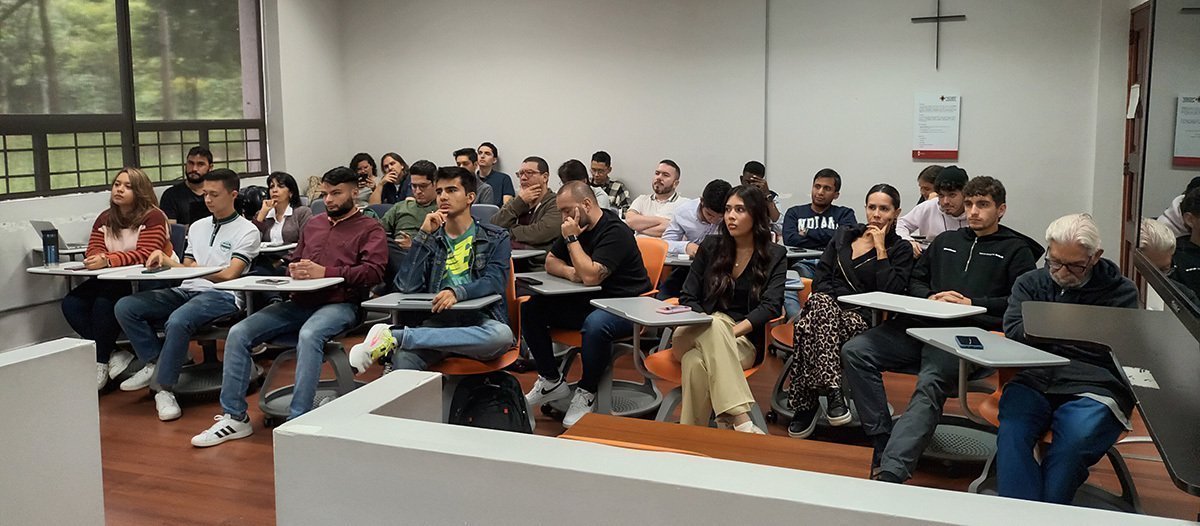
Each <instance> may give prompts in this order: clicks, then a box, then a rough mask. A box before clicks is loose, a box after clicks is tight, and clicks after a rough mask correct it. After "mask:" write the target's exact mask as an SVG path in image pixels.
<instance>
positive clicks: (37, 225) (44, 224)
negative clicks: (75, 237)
mask: <svg viewBox="0 0 1200 526" xmlns="http://www.w3.org/2000/svg"><path fill="white" fill-rule="evenodd" d="M29 224H31V225H33V229H34V230H37V231H38V234H39V235H40V234H41V233H42V232H45V231H46V230H58V228H57V227H55V226H54V223H51V222H49V221H37V220H30V221H29ZM85 248H87V243H66V242H63V238H62V236H58V251H59V252H62V251H64V250H79V249H85Z"/></svg>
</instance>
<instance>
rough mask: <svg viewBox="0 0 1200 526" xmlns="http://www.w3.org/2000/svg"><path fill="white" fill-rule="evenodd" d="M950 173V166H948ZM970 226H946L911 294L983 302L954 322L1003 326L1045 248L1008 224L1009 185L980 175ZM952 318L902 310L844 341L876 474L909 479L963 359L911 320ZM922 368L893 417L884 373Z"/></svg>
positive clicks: (968, 194) (973, 189) (917, 269)
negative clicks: (1018, 287)
mask: <svg viewBox="0 0 1200 526" xmlns="http://www.w3.org/2000/svg"><path fill="white" fill-rule="evenodd" d="M943 173H944V172H943ZM962 194H963V196H964V198H963V203H964V206H965V208H966V216H967V223H968V224H969V225H970V226H969V227H967V228H960V229H958V230H951V231H948V232H943V233H942V235H940V236H938V237H937V238H935V239H934V240H933V244H931V245H930V246H929V250H928V251H926V253H925V255H924V256H922V257H921V258H919V259H917V262H916V265H915V266H914V267H913V273H912V279H911V280H910V281H909V284H908V293H909V295H912V296H916V297H918V298H927V299H930V300H933V301H942V302H946V303H956V304H959V305H978V306H981V307H984V308H986V309H987V312H985V313H983V314H978V315H975V316H972V317H969V318H960V319H956V320H952V321H951V322H949V323H950V325H948V326H953V327H962V326H974V327H979V328H981V329H984V330H999V329H1000V327H1001V324H1000V321H1001V316H1002V315H1003V314H1004V309H1005V307H1006V306H1007V305H1008V295H1009V293H1010V292H1011V291H1012V286H1013V283H1014V282H1015V281H1016V280H1017V278H1018V277H1019V276H1020V275H1022V274H1024V273H1026V272H1028V271H1030V270H1033V269H1034V268H1035V267H1036V261H1037V258H1038V257H1040V256H1041V255H1042V247H1041V245H1039V244H1038V242H1037V241H1034V240H1033V239H1030V238H1029V237H1027V236H1025V235H1023V234H1021V233H1019V232H1017V231H1016V230H1013V229H1011V228H1008V227H1006V226H1003V225H1001V224H1000V218H1001V217H1004V212H1005V210H1006V209H1007V205H1006V204H1005V190H1004V185H1002V184H1000V181H998V180H996V179H993V178H991V177H976V178H974V179H972V180H971V181H970V182H968V183H967V184H966V186H964V187H963V189H962ZM946 323H947V322H941V323H939V322H938V321H936V320H930V319H928V318H920V317H914V316H905V315H897V316H894V317H892V318H890V319H888V321H886V322H884V323H883V324H880V325H878V326H876V327H875V328H873V329H870V330H868V331H866V332H864V333H861V334H859V335H858V336H855V337H854V338H851V339H850V341H848V342H846V344H845V345H843V346H842V362H843V370H842V374H843V377H844V378H845V383H846V386H848V387H849V388H850V390H851V393H852V394H853V396H854V404H855V406H856V407H857V409H858V417H859V420H860V421H861V422H862V428H863V432H865V433H866V435H867V436H868V437H870V439H871V441H872V443H873V446H874V448H875V454H874V455H873V457H872V459H871V478H873V479H876V480H882V481H885V482H904V481H905V480H908V479H909V478H910V477H911V476H912V472H913V470H914V469H916V466H917V460H918V459H919V458H920V457H921V454H922V453H923V452H924V451H925V446H926V445H928V444H929V440H930V439H931V438H933V432H934V430H936V428H937V425H938V420H939V419H940V418H941V416H942V407H943V405H944V404H945V403H946V396H947V393H950V392H953V391H954V390H956V389H957V386H958V359H957V358H955V357H954V356H953V355H951V354H948V353H945V352H942V351H940V350H938V349H935V348H934V347H932V346H930V345H925V344H923V343H922V342H920V341H918V340H916V339H914V338H911V337H909V336H908V335H907V334H906V332H905V331H907V330H908V329H909V328H910V327H927V326H931V325H933V326H947V325H946ZM884 371H896V372H904V373H909V374H913V373H916V374H917V385H916V389H915V390H914V391H913V394H912V398H911V399H910V400H909V402H908V408H907V409H905V411H904V413H903V414H901V415H900V418H899V419H898V420H896V421H895V423H894V424H893V422H892V416H891V413H890V412H889V411H888V400H887V393H886V392H885V391H884V389H883V372H884Z"/></svg>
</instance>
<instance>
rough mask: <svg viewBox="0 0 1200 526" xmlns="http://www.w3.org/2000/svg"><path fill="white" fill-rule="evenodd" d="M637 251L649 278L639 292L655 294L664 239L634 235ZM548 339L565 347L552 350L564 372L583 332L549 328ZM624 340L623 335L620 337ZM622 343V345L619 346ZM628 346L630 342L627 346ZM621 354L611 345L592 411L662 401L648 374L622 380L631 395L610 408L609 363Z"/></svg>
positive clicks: (634, 408) (643, 407) (631, 411)
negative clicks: (636, 379)
mask: <svg viewBox="0 0 1200 526" xmlns="http://www.w3.org/2000/svg"><path fill="white" fill-rule="evenodd" d="M637 245H638V251H640V252H641V254H642V265H644V266H645V267H646V275H647V276H648V277H649V278H650V284H651V290H650V291H649V292H646V293H644V294H642V296H649V297H654V295H655V294H658V289H657V288H654V287H655V286H656V285H657V284H658V279H659V278H660V277H661V276H662V271H663V266H664V265H666V263H667V242H666V241H663V240H661V239H659V238H655V237H638V238H637ZM550 340H551V341H552V342H554V343H557V344H560V345H562V346H563V347H564V348H565V350H563V351H562V352H559V353H555V355H554V356H555V358H558V359H560V360H561V361H562V365H561V367H560V370H561V371H562V374H563V375H564V376H565V375H566V374H567V372H568V371H569V370H570V369H571V364H572V363H573V362H574V360H575V355H576V354H577V353H579V352H580V348H581V347H583V334H581V333H580V332H579V331H578V330H575V329H551V331H550ZM620 341H621V342H625V341H627V340H626V339H622V340H620ZM622 347H624V346H622ZM630 347H632V346H630ZM636 351H637V352H636V353H635V354H641V349H636ZM622 354H624V348H622V349H621V350H620V351H618V349H617V348H614V349H613V354H612V361H611V362H609V366H608V369H607V370H606V371H605V372H604V375H603V376H601V377H600V385H599V388H598V390H597V391H598V392H597V393H596V412H597V413H600V414H610V413H611V414H615V415H617V416H635V415H642V414H645V413H649V412H650V411H653V410H654V409H655V408H656V407H658V404H659V403H660V402H661V401H662V393H660V392H659V391H658V389H657V388H655V387H654V383H653V382H652V381H651V380H650V378H649V377H647V378H646V379H645V382H644V383H641V384H638V383H636V382H628V381H622V384H627V385H624V386H623V387H625V389H623V390H629V391H633V392H635V393H636V394H634V393H630V394H633V397H632V398H631V399H630V400H623V401H621V403H620V405H621V407H620V408H618V409H617V410H616V411H614V409H613V405H614V401H615V400H614V399H613V397H612V392H613V373H612V364H613V363H614V362H616V360H617V358H618V357H620V356H621V355H622Z"/></svg>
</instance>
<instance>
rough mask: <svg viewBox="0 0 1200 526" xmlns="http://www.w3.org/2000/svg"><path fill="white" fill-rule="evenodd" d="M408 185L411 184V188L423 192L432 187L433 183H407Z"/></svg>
mask: <svg viewBox="0 0 1200 526" xmlns="http://www.w3.org/2000/svg"><path fill="white" fill-rule="evenodd" d="M409 184H411V185H412V187H413V188H417V189H419V190H424V189H426V188H429V187H431V186H433V183H409Z"/></svg>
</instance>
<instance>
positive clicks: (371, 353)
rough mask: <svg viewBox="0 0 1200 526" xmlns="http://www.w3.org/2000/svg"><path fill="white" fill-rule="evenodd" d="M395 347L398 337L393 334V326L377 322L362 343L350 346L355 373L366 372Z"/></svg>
mask: <svg viewBox="0 0 1200 526" xmlns="http://www.w3.org/2000/svg"><path fill="white" fill-rule="evenodd" d="M395 349H396V337H395V336H392V326H391V325H388V324H386V323H376V324H375V325H372V326H371V330H369V331H367V337H366V338H365V339H364V340H363V341H362V343H360V344H358V345H355V346H354V347H351V348H350V357H349V359H350V366H351V367H353V368H354V373H355V374H362V373H365V372H367V368H368V367H370V366H371V364H373V363H375V360H378V359H379V357H381V356H386V355H388V354H389V353H391V352H392V351H393V350H395Z"/></svg>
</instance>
